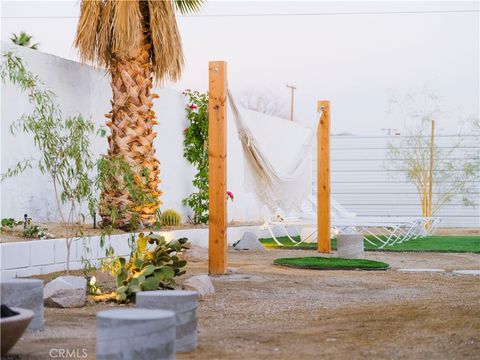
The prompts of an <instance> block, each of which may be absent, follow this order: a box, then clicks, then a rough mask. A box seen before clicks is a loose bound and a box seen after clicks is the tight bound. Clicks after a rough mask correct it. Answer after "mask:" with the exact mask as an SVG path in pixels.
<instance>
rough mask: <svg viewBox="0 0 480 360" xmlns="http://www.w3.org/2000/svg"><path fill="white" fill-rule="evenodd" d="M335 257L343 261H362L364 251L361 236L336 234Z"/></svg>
mask: <svg viewBox="0 0 480 360" xmlns="http://www.w3.org/2000/svg"><path fill="white" fill-rule="evenodd" d="M337 255H338V257H340V258H345V259H363V258H364V257H365V251H364V247H363V235H362V234H338V235H337Z"/></svg>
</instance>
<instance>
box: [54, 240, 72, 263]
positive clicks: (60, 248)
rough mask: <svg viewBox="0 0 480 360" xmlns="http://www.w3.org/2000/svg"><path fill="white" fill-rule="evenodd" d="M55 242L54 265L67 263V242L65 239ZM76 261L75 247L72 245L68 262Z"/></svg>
mask: <svg viewBox="0 0 480 360" xmlns="http://www.w3.org/2000/svg"><path fill="white" fill-rule="evenodd" d="M54 241H55V245H54V247H55V250H54V259H55V264H61V263H66V262H67V241H66V240H65V239H57V240H54ZM75 260H77V246H76V244H75V243H72V245H71V247H70V261H75Z"/></svg>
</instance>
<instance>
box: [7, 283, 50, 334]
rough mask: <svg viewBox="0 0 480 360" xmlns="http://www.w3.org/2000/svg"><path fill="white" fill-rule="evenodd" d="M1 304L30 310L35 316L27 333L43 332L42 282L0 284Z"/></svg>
mask: <svg viewBox="0 0 480 360" xmlns="http://www.w3.org/2000/svg"><path fill="white" fill-rule="evenodd" d="M0 294H1V303H2V304H4V305H8V306H10V307H18V308H23V309H29V310H32V311H33V313H34V314H35V315H34V317H33V320H32V321H31V322H30V325H28V328H27V331H38V330H43V312H44V309H43V281H42V280H37V279H8V280H2V282H1V289H0Z"/></svg>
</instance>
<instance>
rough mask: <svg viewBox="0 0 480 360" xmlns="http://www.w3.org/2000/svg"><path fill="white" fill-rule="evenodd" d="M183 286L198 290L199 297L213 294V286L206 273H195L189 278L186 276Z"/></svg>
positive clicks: (186, 288)
mask: <svg viewBox="0 0 480 360" xmlns="http://www.w3.org/2000/svg"><path fill="white" fill-rule="evenodd" d="M183 288H184V289H185V290H192V291H196V292H198V295H199V296H200V298H204V297H205V296H208V295H213V294H215V288H214V287H213V284H212V280H210V277H209V276H208V275H195V276H192V277H191V278H188V279H187V280H186V281H185V282H184V283H183Z"/></svg>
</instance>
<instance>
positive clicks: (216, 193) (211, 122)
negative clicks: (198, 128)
mask: <svg viewBox="0 0 480 360" xmlns="http://www.w3.org/2000/svg"><path fill="white" fill-rule="evenodd" d="M208 71H209V88H208V89H209V90H208V94H209V101H208V161H209V163H208V171H209V177H208V186H209V193H208V200H209V221H208V272H209V273H210V274H212V275H215V274H225V273H226V272H227V195H226V192H227V103H226V101H227V63H226V62H225V61H210V62H209V63H208Z"/></svg>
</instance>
